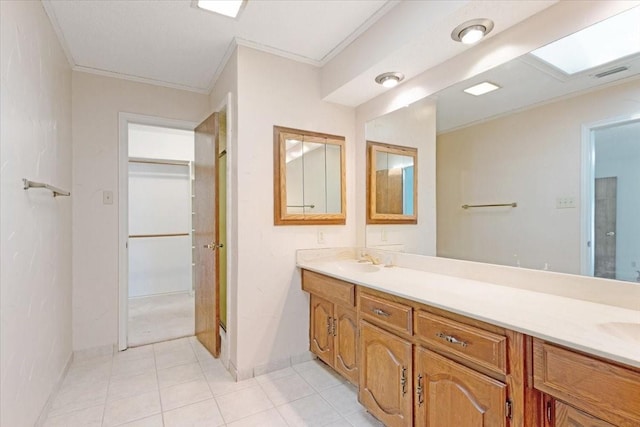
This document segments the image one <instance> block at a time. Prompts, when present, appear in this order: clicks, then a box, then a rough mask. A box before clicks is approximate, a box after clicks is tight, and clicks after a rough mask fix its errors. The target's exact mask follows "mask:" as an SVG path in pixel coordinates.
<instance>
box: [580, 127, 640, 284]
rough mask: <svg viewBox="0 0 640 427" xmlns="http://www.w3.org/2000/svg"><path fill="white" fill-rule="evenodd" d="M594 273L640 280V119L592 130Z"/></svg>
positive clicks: (592, 246)
mask: <svg viewBox="0 0 640 427" xmlns="http://www.w3.org/2000/svg"><path fill="white" fill-rule="evenodd" d="M590 139H591V150H590V151H591V155H592V156H593V161H592V172H591V179H590V182H591V184H590V185H591V189H592V191H591V194H592V197H591V200H592V205H591V217H592V220H591V221H590V224H591V226H590V227H591V236H592V238H591V240H590V242H591V243H592V244H591V249H592V259H591V274H592V275H594V276H595V277H602V278H608V279H616V280H624V281H629V282H640V221H638V218H640V119H638V118H632V119H628V120H621V121H617V122H614V123H609V124H606V125H603V126H599V127H593V128H591V138H590Z"/></svg>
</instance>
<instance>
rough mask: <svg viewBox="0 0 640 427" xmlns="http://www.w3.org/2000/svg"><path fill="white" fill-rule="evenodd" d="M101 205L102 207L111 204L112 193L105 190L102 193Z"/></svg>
mask: <svg viewBox="0 0 640 427" xmlns="http://www.w3.org/2000/svg"><path fill="white" fill-rule="evenodd" d="M102 204H103V205H112V204H113V191H109V190H105V191H103V192H102Z"/></svg>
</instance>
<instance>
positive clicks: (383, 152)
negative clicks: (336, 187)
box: [367, 141, 418, 224]
mask: <svg viewBox="0 0 640 427" xmlns="http://www.w3.org/2000/svg"><path fill="white" fill-rule="evenodd" d="M417 169H418V150H417V149H416V148H413V147H402V146H398V145H390V144H383V143H380V142H374V141H367V224H415V223H417V218H418V212H417V204H416V203H417V200H418V181H417Z"/></svg>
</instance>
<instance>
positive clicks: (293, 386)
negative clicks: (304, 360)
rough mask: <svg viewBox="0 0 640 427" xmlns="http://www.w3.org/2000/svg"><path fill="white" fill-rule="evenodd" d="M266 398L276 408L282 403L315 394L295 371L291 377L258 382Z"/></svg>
mask: <svg viewBox="0 0 640 427" xmlns="http://www.w3.org/2000/svg"><path fill="white" fill-rule="evenodd" d="M258 383H259V384H260V386H261V387H262V389H263V390H264V391H265V393H267V396H268V397H269V399H270V400H271V402H273V404H274V405H276V406H278V405H281V404H283V403H287V402H291V401H293V400H297V399H300V398H302V397H306V396H310V395H312V394H314V393H315V390H314V389H313V387H311V386H310V385H309V384H308V383H307V382H306V381H305V380H304V379H302V377H301V376H300V375H298V374H297V373H296V372H295V371H294V372H293V375H289V376H284V377H280V378H276V379H272V380H270V379H262V380H261V381H258Z"/></svg>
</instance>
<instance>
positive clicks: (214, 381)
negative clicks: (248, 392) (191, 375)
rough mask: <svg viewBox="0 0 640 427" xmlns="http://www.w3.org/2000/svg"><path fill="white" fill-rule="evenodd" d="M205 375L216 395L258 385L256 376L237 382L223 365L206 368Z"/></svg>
mask: <svg viewBox="0 0 640 427" xmlns="http://www.w3.org/2000/svg"><path fill="white" fill-rule="evenodd" d="M204 376H205V378H206V379H207V382H208V383H209V388H210V389H211V392H212V393H213V395H214V396H216V397H217V396H222V395H225V394H229V393H233V392H236V391H239V390H243V389H246V388H249V387H254V386H257V385H258V382H257V381H256V379H255V378H250V379H248V380H244V381H238V382H236V381H235V380H234V379H233V378H232V377H231V374H230V373H229V372H227V371H226V370H225V369H224V367H222V365H218V366H217V367H216V368H215V369H208V370H205V371H204Z"/></svg>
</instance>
